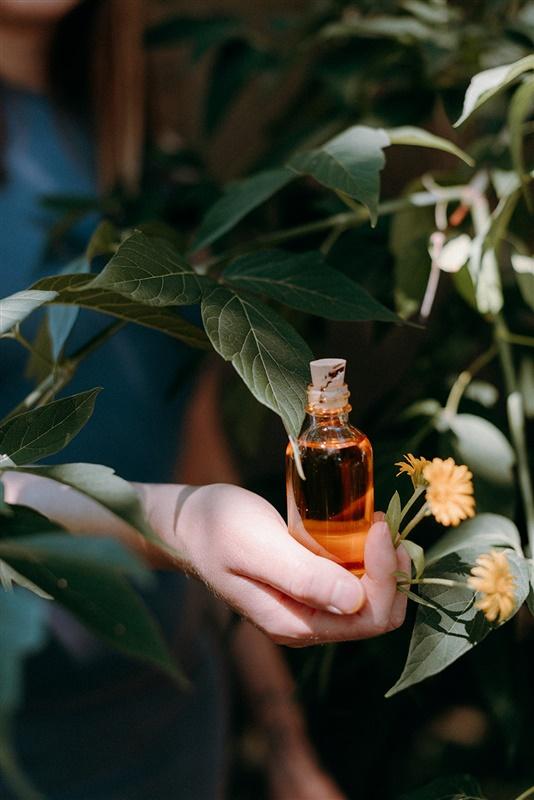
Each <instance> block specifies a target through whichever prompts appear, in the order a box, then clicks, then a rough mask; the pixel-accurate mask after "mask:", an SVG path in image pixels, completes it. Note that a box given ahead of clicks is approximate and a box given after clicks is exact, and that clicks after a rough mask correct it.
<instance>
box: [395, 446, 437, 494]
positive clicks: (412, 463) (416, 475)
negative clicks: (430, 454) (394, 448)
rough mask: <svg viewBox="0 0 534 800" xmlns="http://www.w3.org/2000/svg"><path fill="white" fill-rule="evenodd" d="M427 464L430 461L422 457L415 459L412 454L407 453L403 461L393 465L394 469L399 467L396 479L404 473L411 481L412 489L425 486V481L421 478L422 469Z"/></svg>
mask: <svg viewBox="0 0 534 800" xmlns="http://www.w3.org/2000/svg"><path fill="white" fill-rule="evenodd" d="M427 464H430V461H427V459H426V458H423V457H422V456H420V457H419V458H417V457H416V456H414V455H413V453H408V454H407V455H405V456H404V461H397V462H396V464H395V466H396V467H399V471H398V472H397V478H398V477H399V475H402V473H403V472H405V473H406V474H407V475H409V476H410V478H411V479H412V483H413V485H414V488H417V487H418V486H426V481H425V479H424V478H423V469H424V468H425V466H426V465H427Z"/></svg>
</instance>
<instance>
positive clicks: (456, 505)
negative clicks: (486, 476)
mask: <svg viewBox="0 0 534 800" xmlns="http://www.w3.org/2000/svg"><path fill="white" fill-rule="evenodd" d="M423 477H424V478H425V480H426V481H428V488H427V490H426V501H427V503H428V506H429V508H430V511H431V512H432V514H433V515H434V518H435V519H436V521H437V522H439V523H440V524H441V525H454V526H456V525H458V524H459V523H460V522H461V521H462V520H463V519H467V518H468V517H474V516H475V498H474V497H473V480H472V479H473V475H472V473H471V472H470V471H469V470H468V469H467V467H466V466H465V464H462V465H460V466H458V464H455V462H454V460H453V459H452V458H447V459H445V460H443V459H442V458H434V459H432V461H430V462H429V463H428V464H426V465H425V466H424V467H423Z"/></svg>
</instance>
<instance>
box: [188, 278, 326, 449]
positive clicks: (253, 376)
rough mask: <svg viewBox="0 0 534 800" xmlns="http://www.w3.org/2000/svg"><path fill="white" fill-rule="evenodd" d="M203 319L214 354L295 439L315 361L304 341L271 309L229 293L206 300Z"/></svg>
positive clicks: (224, 291) (218, 292)
mask: <svg viewBox="0 0 534 800" xmlns="http://www.w3.org/2000/svg"><path fill="white" fill-rule="evenodd" d="M202 318H203V320H204V326H205V328H206V331H207V334H208V336H209V337H210V339H211V342H212V344H213V346H214V348H215V350H217V352H218V353H219V354H220V355H221V356H222V357H223V358H224V359H225V360H226V361H231V362H232V364H233V366H234V368H235V370H236V371H237V373H238V374H239V375H240V376H241V378H242V379H243V380H244V382H245V383H246V385H247V386H248V388H249V389H250V391H251V392H252V394H253V395H254V397H256V399H257V400H259V401H260V403H263V405H266V406H267V407H268V408H271V409H272V410H273V411H275V412H276V413H277V414H278V415H279V416H280V417H281V418H282V420H283V422H284V425H285V427H286V430H287V431H288V433H289V434H290V435H291V436H294V437H297V436H298V434H299V432H300V428H301V426H302V422H303V420H304V402H305V398H306V386H307V384H308V381H309V362H310V360H311V359H312V358H313V356H312V353H311V352H310V350H309V348H308V346H307V344H306V342H305V341H304V340H303V339H301V337H300V336H299V335H298V333H297V332H296V331H295V330H294V329H293V328H292V327H291V326H290V325H289V324H288V323H287V322H286V321H285V320H283V319H282V318H281V317H279V316H278V314H276V313H275V312H274V311H273V310H272V309H271V308H269V307H268V306H265V305H263V304H262V303H259V302H258V301H257V300H253V299H249V298H248V297H241V296H239V295H237V294H234V293H233V292H231V291H229V290H228V289H223V288H218V289H215V290H214V291H212V292H211V294H209V295H208V296H207V297H205V298H204V300H203V301H202Z"/></svg>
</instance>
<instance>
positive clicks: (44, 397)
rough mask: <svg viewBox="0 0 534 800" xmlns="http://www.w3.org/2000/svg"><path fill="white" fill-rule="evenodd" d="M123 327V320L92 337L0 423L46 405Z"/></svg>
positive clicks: (124, 323)
mask: <svg viewBox="0 0 534 800" xmlns="http://www.w3.org/2000/svg"><path fill="white" fill-rule="evenodd" d="M125 325H126V322H125V321H124V320H119V321H117V322H113V323H111V325H108V326H107V327H106V328H104V329H103V330H102V331H100V332H99V333H97V334H96V335H95V336H93V337H92V339H90V340H89V341H88V342H86V344H84V345H82V347H80V348H79V349H78V350H76V352H75V353H74V354H73V355H72V356H71V357H70V358H68V359H65V360H64V361H62V362H61V363H60V364H58V366H57V368H56V369H55V370H54V372H51V373H50V374H49V375H47V376H46V378H45V379H44V380H43V381H41V383H40V384H39V385H38V386H37V387H36V388H35V389H34V390H33V391H31V392H30V394H29V395H27V397H25V398H24V400H22V401H21V402H20V403H19V404H18V405H17V406H15V408H14V409H13V410H12V411H10V412H9V414H7V416H5V417H4V419H3V420H1V422H2V423H4V422H7V420H9V419H11V417H15V416H16V415H17V414H21V413H23V412H24V411H29V410H30V409H32V408H39V407H40V406H43V405H45V404H46V403H48V402H49V401H50V400H51V399H53V398H54V396H55V395H56V394H57V393H58V392H60V391H61V389H63V388H64V387H65V386H66V385H67V383H68V382H69V381H70V380H71V379H72V377H73V375H74V374H75V372H76V370H77V369H78V367H79V366H80V364H81V362H82V361H83V360H84V359H85V358H87V356H89V355H91V353H93V352H94V351H95V350H96V349H97V348H98V347H100V346H101V345H102V344H103V343H104V342H105V341H107V340H108V339H110V338H111V337H112V336H113V335H114V334H115V333H117V332H118V331H119V330H120V329H121V328H123V327H124V326H125Z"/></svg>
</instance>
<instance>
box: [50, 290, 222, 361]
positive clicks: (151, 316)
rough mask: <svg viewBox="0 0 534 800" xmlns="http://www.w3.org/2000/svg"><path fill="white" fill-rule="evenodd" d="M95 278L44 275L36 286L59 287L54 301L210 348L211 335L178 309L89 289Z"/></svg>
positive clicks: (185, 342)
mask: <svg viewBox="0 0 534 800" xmlns="http://www.w3.org/2000/svg"><path fill="white" fill-rule="evenodd" d="M91 281H92V278H88V277H87V276H86V275H59V276H55V277H52V278H42V279H41V280H40V281H39V282H38V283H36V284H35V285H36V286H39V287H40V286H43V287H52V286H53V287H55V289H56V290H57V292H58V296H57V297H56V298H55V300H54V301H53V302H54V303H61V304H66V305H76V306H80V307H81V308H90V309H92V310H94V311H100V312H101V313H103V314H109V315H110V316H112V317H117V318H118V319H124V320H126V321H127V322H135V323H136V324H137V325H142V326H143V327H145V328H151V329H152V330H156V331H160V332H161V333H165V334H166V335H167V336H172V337H173V338H174V339H179V340H180V341H181V342H184V344H187V345H189V346H190V347H198V348H201V349H203V350H205V349H209V348H210V344H209V341H208V337H207V336H206V334H205V333H204V331H203V330H202V329H201V328H198V327H197V326H196V325H192V324H191V323H190V322H187V320H185V319H183V318H182V317H181V316H179V314H178V312H177V311H176V309H174V308H171V307H167V308H165V307H161V308H155V307H154V306H146V305H143V303H138V302H135V301H133V300H131V299H130V298H129V297H123V296H122V295H120V294H117V292H109V291H107V289H93V288H87V286H88V284H89V283H90V282H91Z"/></svg>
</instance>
